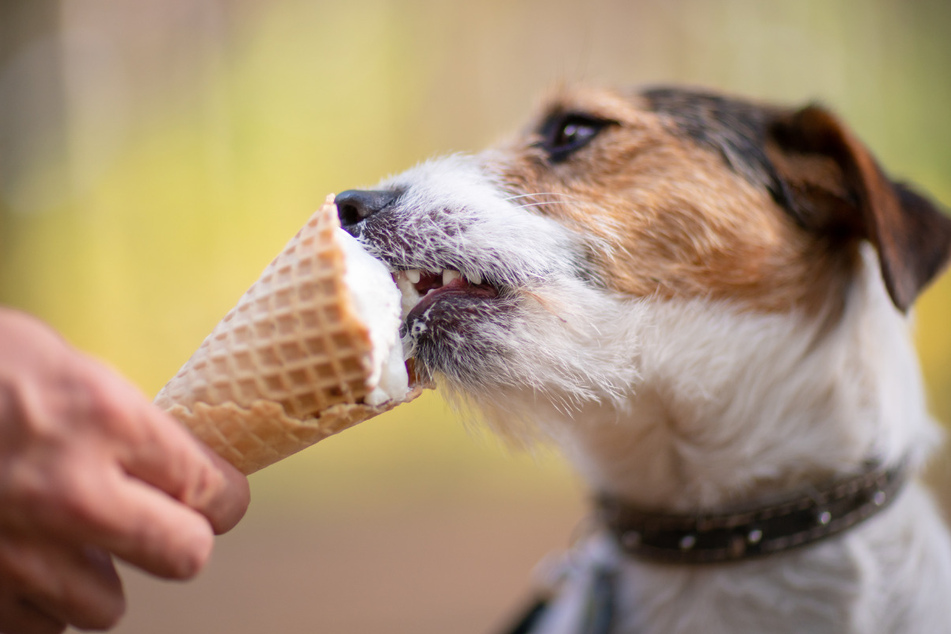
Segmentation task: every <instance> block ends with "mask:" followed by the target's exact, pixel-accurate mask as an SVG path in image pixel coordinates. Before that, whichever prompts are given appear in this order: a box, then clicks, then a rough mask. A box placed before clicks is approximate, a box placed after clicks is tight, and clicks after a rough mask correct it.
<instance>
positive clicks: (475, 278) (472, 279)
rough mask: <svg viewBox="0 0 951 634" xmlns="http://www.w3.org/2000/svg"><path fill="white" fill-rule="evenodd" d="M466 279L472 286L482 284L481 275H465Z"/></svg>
mask: <svg viewBox="0 0 951 634" xmlns="http://www.w3.org/2000/svg"><path fill="white" fill-rule="evenodd" d="M466 278H467V279H468V280H469V283H470V284H472V285H473V286H478V285H479V284H481V283H482V275H481V274H479V273H472V274H470V275H467V276H466Z"/></svg>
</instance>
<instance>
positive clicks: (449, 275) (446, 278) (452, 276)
mask: <svg viewBox="0 0 951 634" xmlns="http://www.w3.org/2000/svg"><path fill="white" fill-rule="evenodd" d="M461 277H462V273H460V272H459V271H451V270H449V269H446V270H445V271H443V272H442V285H443V286H446V285H447V284H449V283H450V282H452V281H453V280H458V279H459V278H461Z"/></svg>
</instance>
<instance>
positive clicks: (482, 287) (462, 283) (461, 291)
mask: <svg viewBox="0 0 951 634" xmlns="http://www.w3.org/2000/svg"><path fill="white" fill-rule="evenodd" d="M447 295H464V296H467V297H481V298H484V299H492V298H495V297H498V296H499V291H498V289H496V288H495V287H494V286H491V285H490V284H479V285H478V286H473V285H472V284H470V283H469V282H467V281H466V280H465V279H464V278H462V279H455V280H453V281H452V282H450V283H449V284H446V285H445V286H441V287H439V288H435V289H433V290H431V291H429V292H428V293H427V294H426V295H425V296H424V297H423V298H422V299H421V300H419V303H418V304H416V305H415V306H414V307H413V309H412V310H411V311H409V314H408V315H407V316H406V321H408V322H409V321H412V320H413V319H414V318H416V317H419V316H420V315H422V314H423V312H425V311H426V309H427V308H429V307H430V306H432V305H433V304H434V303H435V302H436V301H438V300H440V299H441V298H445V297H446V296H447Z"/></svg>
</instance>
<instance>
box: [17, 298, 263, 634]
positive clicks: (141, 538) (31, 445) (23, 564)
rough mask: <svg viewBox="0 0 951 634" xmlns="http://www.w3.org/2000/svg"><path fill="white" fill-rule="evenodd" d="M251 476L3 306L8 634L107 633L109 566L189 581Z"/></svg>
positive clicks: (238, 505) (236, 510) (113, 615)
mask: <svg viewBox="0 0 951 634" xmlns="http://www.w3.org/2000/svg"><path fill="white" fill-rule="evenodd" d="M249 499H250V493H249V489H248V482H247V479H246V478H245V477H244V476H243V475H242V474H241V473H239V472H238V471H237V470H235V469H234V468H233V467H231V466H230V465H229V464H227V463H226V462H225V461H223V460H222V459H221V458H219V457H218V456H216V455H214V454H213V453H212V452H211V451H210V450H207V449H206V448H205V447H204V446H203V445H201V444H200V443H199V442H198V441H197V440H196V439H194V438H193V437H192V436H191V435H190V434H189V432H188V431H186V430H185V429H184V428H183V427H182V426H181V425H179V424H178V423H177V421H175V420H174V419H172V418H170V417H169V416H168V415H166V414H165V413H164V412H162V411H161V410H160V409H158V408H156V407H155V406H154V405H153V404H152V403H151V402H150V401H149V400H148V399H147V398H145V397H144V396H143V395H142V394H141V393H140V392H139V391H138V390H137V389H136V388H134V387H133V386H132V385H131V384H129V383H128V382H126V381H125V380H124V379H123V378H121V377H120V376H118V375H117V374H115V373H114V372H113V371H112V370H110V369H109V368H107V367H106V366H105V365H103V364H102V363H100V362H98V361H96V360H94V359H92V358H90V357H88V356H86V355H85V354H83V353H81V352H78V351H76V350H75V349H73V348H72V347H70V346H69V345H68V344H67V343H66V342H65V341H63V340H62V339H61V338H60V337H59V336H58V335H56V334H55V333H54V332H53V331H52V330H51V329H49V328H48V327H47V326H45V325H44V324H42V323H41V322H39V321H37V320H36V319H34V318H32V317H29V316H27V315H25V314H23V313H19V312H16V311H12V310H7V309H3V308H2V307H0V632H2V633H4V634H33V633H42V634H45V633H47V632H61V631H62V630H64V629H65V627H66V626H67V625H73V626H75V627H78V628H81V629H106V628H109V627H111V626H113V625H114V624H115V623H116V622H117V620H118V619H119V617H120V616H121V615H122V613H123V611H124V608H125V602H124V598H123V593H122V585H121V582H120V581H119V577H118V575H117V574H116V571H115V568H114V566H113V563H112V557H111V556H112V555H115V556H117V557H119V558H121V559H124V560H125V561H127V562H129V563H131V564H133V565H135V566H138V567H139V568H141V569H143V570H145V571H147V572H150V573H152V574H154V575H157V576H159V577H164V578H169V579H188V578H191V577H192V576H194V575H195V574H197V572H198V571H199V570H200V569H201V568H202V566H203V565H204V564H205V562H206V561H207V559H208V557H209V555H210V553H211V547H212V541H213V534H214V533H222V532H225V531H227V530H229V529H230V528H232V527H233V526H234V525H235V524H237V522H238V521H239V520H240V519H241V517H242V516H243V515H244V512H245V510H246V509H247V505H248V502H249Z"/></svg>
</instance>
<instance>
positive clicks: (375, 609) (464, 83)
mask: <svg viewBox="0 0 951 634" xmlns="http://www.w3.org/2000/svg"><path fill="white" fill-rule="evenodd" d="M949 32H951V4H949V3H948V2H947V0H917V1H916V2H906V1H903V0H853V1H833V0H798V1H787V2H769V1H765V2H764V1H757V0H726V1H710V0H638V1H626V2H625V1H622V0H588V1H586V2H581V1H568V0H561V1H550V2H543V1H541V0H533V1H516V0H506V1H502V0H486V1H482V2H459V1H455V0H453V1H449V0H414V1H398V0H346V1H344V0H308V1H305V0H270V1H267V2H266V1H264V0H133V1H128V2H122V3H116V2H111V1H109V0H23V1H20V2H17V1H13V0H0V303H4V304H8V305H13V306H17V307H20V308H23V309H25V310H28V311H31V312H33V313H35V314H37V315H39V316H40V317H42V318H43V319H45V320H46V321H48V322H49V323H51V324H52V325H53V326H55V327H56V328H57V329H59V330H60V331H62V332H63V334H64V335H65V336H66V337H67V338H68V339H69V340H70V341H71V342H73V343H74V344H75V345H77V346H79V347H81V348H83V349H85V350H88V351H90V352H92V353H93V354H95V355H97V356H99V357H101V358H103V359H105V360H107V361H108V362H110V363H111V364H113V365H114V366H115V367H117V368H118V369H119V370H120V371H121V372H123V373H124V374H126V375H127V376H128V377H130V378H131V380H133V381H134V382H135V383H137V384H138V385H139V386H141V388H142V389H143V391H145V392H146V393H148V394H154V393H155V392H156V391H157V390H158V389H159V387H161V385H162V384H163V383H164V382H165V381H166V380H167V379H168V378H169V377H170V376H171V375H172V374H173V373H174V372H175V371H176V370H177V369H178V367H179V366H180V365H181V364H182V363H183V362H184V360H185V359H187V358H188V356H189V355H190V354H191V352H192V351H193V350H194V349H195V348H196V347H197V346H198V344H199V343H200V342H201V340H202V339H203V337H204V336H205V335H206V334H207V333H208V332H209V331H210V330H211V328H212V327H213V326H214V325H215V323H217V321H218V320H219V319H220V317H221V316H223V315H224V313H225V312H226V311H227V310H228V309H229V308H230V307H231V306H232V305H233V304H234V302H235V301H236V299H237V298H238V297H239V296H240V295H241V293H242V292H243V291H244V290H245V289H246V288H247V287H248V285H249V284H250V283H251V282H253V281H254V280H255V279H256V278H257V276H258V274H259V273H260V271H261V269H262V268H263V267H264V266H265V265H266V264H267V263H268V262H269V261H270V259H271V257H272V256H274V255H275V254H276V253H277V252H278V250H279V249H280V248H281V246H282V245H283V244H284V242H286V240H287V239H288V238H289V237H290V236H291V235H293V233H294V232H295V231H296V230H297V229H298V228H299V227H300V226H301V225H302V224H303V222H304V220H305V219H306V218H307V217H308V215H309V214H310V213H311V212H312V211H313V210H314V209H315V208H316V206H317V205H318V204H319V203H320V202H321V201H322V200H323V198H324V196H325V194H327V193H328V192H337V191H341V190H343V189H347V188H350V187H356V186H361V185H370V184H372V183H373V182H375V181H376V180H378V179H379V178H381V177H383V176H385V175H387V174H390V173H393V172H397V171H400V170H403V169H405V168H407V167H409V166H411V165H412V164H414V163H415V162H417V161H419V160H422V159H425V158H428V157H430V156H432V155H435V154H439V153H446V152H451V151H460V150H461V151H469V150H478V149H479V148H481V147H483V146H485V145H487V144H488V143H491V142H492V141H493V140H494V139H495V138H497V137H498V136H500V135H502V134H503V133H505V132H508V131H510V130H513V129H515V128H516V127H518V126H519V125H521V124H522V122H523V121H524V120H525V117H526V116H527V114H528V112H529V111H530V109H531V107H532V105H533V104H534V103H535V101H536V100H537V98H538V97H539V96H540V95H541V94H542V93H544V91H545V90H546V89H547V88H549V87H551V86H552V85H554V84H556V83H557V82H560V81H564V80H567V81H572V80H586V81H596V82H609V83H618V84H639V83H655V82H688V83H692V84H701V85H706V86H712V87H716V88H720V89H723V90H727V91H731V92H738V93H743V94H747V95H750V96H754V97H759V98H765V99H772V100H780V101H785V102H794V103H799V102H806V101H810V100H814V99H818V100H821V101H823V102H825V103H827V104H828V105H830V106H832V107H833V108H835V109H836V110H837V111H839V112H840V113H841V114H842V115H843V116H844V118H845V119H846V120H847V121H849V122H850V123H851V124H852V126H853V127H854V128H855V130H856V131H857V132H858V134H859V136H860V137H861V138H863V139H864V140H865V141H866V142H867V143H868V144H869V145H870V146H871V147H872V148H873V150H874V152H875V153H876V154H877V156H878V157H879V158H880V160H881V161H882V163H883V164H884V165H885V166H886V168H887V169H889V170H890V172H891V173H892V174H894V175H896V176H898V177H901V178H903V179H907V180H909V181H912V182H915V183H917V184H919V185H920V186H921V187H922V188H924V189H925V190H927V191H929V192H930V193H931V194H932V195H933V196H934V197H936V198H938V199H939V200H943V201H945V202H946V203H947V202H951V116H949V113H951V79H949V75H948V69H949V68H951V38H948V36H947V34H948V33H949ZM949 316H951V276H946V277H945V278H944V279H943V280H941V281H940V282H939V283H938V284H936V285H935V286H933V287H932V289H931V290H929V291H928V292H927V293H926V294H925V296H924V297H923V298H922V300H921V301H920V304H919V310H918V314H917V326H918V337H919V342H920V350H921V356H922V362H923V365H924V369H925V374H926V376H927V380H928V384H929V387H930V395H931V399H932V402H933V409H934V411H935V413H936V415H937V416H938V417H939V418H942V419H943V420H945V421H951V328H949V327H948V326H949ZM869 345H874V342H869ZM0 352H2V351H0ZM937 473H938V475H937V476H936V480H937V481H938V483H939V485H942V486H945V485H946V484H947V482H948V481H951V474H946V473H942V472H941V470H940V464H939V469H938V471H937ZM251 481H252V488H253V497H254V499H253V502H252V507H251V510H250V512H249V515H248V517H247V518H246V521H245V522H244V523H243V524H242V525H240V526H239V527H238V528H237V529H236V530H235V531H233V532H232V533H230V534H229V535H227V536H224V537H223V538H221V539H220V541H219V544H218V549H217V550H216V554H215V557H214V559H213V561H212V564H211V566H210V567H209V568H208V570H207V571H206V572H205V573H204V574H203V575H202V577H201V578H200V579H199V580H198V581H197V582H195V583H190V584H184V585H182V584H168V583H162V582H158V581H155V580H152V579H148V578H145V577H143V576H141V575H138V574H137V573H135V572H134V571H126V575H125V576H126V580H127V588H128V593H129V595H130V596H129V598H130V607H129V613H128V615H127V617H126V619H125V620H124V622H123V624H122V625H121V626H120V628H119V631H120V632H127V633H133V632H135V633H139V634H150V633H153V632H154V633H159V632H172V631H174V632H185V633H190V632H195V633H197V632H225V631H227V632H230V633H232V634H242V633H245V632H247V633H251V632H276V631H279V632H285V633H286V632H305V631H306V632H311V631H325V632H335V633H338V632H339V633H357V632H379V631H387V632H414V633H423V632H454V633H461V632H473V633H474V632H489V631H491V630H492V629H493V628H494V627H495V626H497V625H498V624H500V623H501V622H503V621H504V619H505V616H506V615H507V614H509V613H510V612H511V611H512V610H513V609H515V608H516V606H517V605H518V604H519V598H520V596H521V595H522V594H523V593H525V592H527V588H528V587H529V584H530V580H529V576H530V570H531V567H532V564H533V562H535V561H537V560H538V559H539V558H540V557H541V555H542V553H544V552H546V551H547V550H549V549H552V548H557V547H561V546H564V545H566V544H567V543H568V542H569V540H570V537H571V534H572V532H573V531H574V530H575V527H576V525H578V524H579V522H581V519H582V516H583V491H582V490H581V488H580V486H579V485H578V484H577V483H575V481H574V480H573V479H572V477H571V476H570V475H569V473H568V471H567V469H566V468H565V467H564V466H563V465H562V464H561V463H560V462H559V461H558V460H557V458H555V457H553V456H551V455H549V454H548V453H546V452H544V451H541V450H540V451H539V452H538V453H537V454H535V455H516V454H513V453H512V452H510V451H507V450H505V449H504V448H502V447H500V446H499V444H498V443H497V441H495V440H493V439H492V438H488V437H485V436H484V435H483V434H481V433H480V432H479V431H478V429H477V428H475V429H472V428H471V426H467V425H465V424H464V422H462V421H459V420H458V419H457V417H456V416H454V415H453V414H452V413H450V412H449V410H448V408H447V407H446V406H445V405H444V404H442V402H441V401H439V399H438V398H437V397H435V396H432V395H430V396H427V397H425V398H423V399H421V400H420V401H417V402H416V403H414V404H412V405H408V406H405V407H402V408H400V409H399V410H398V411H396V412H393V413H391V414H388V415H386V416H385V417H381V418H379V419H376V420H374V421H372V422H370V423H367V424H365V425H363V426H361V427H358V428H356V429H353V430H350V431H348V432H346V433H344V434H342V435H341V436H339V437H335V438H332V439H329V440H328V441H325V442H324V443H321V444H320V445H318V446H316V447H314V448H312V449H310V450H308V451H305V452H303V453H302V454H300V455H298V456H296V457H294V458H292V459H289V460H287V461H285V462H283V463H281V464H279V465H277V466H275V467H272V468H270V469H268V470H266V471H264V472H262V473H260V474H257V475H255V476H253V477H252V479H251Z"/></svg>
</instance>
